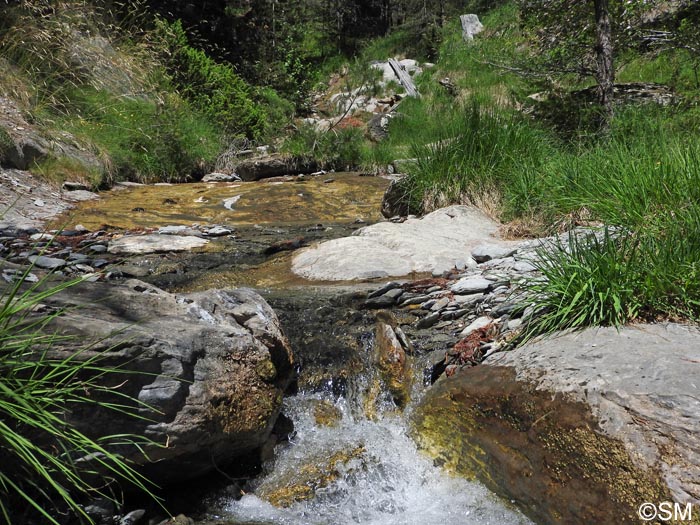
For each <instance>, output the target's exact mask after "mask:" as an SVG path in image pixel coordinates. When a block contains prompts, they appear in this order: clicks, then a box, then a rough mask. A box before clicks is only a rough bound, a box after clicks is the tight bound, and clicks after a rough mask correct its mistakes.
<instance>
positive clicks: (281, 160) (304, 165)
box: [235, 154, 319, 181]
mask: <svg viewBox="0 0 700 525" xmlns="http://www.w3.org/2000/svg"><path fill="white" fill-rule="evenodd" d="M318 169H319V165H318V162H316V161H315V160H313V159H309V158H306V157H293V156H289V155H282V154H271V155H263V156H260V157H255V158H251V159H245V160H243V161H241V162H239V163H238V164H236V167H235V171H236V175H238V176H239V177H240V178H241V179H242V180H244V181H256V180H260V179H267V178H270V177H280V176H282V175H298V174H300V173H313V172H315V171H318Z"/></svg>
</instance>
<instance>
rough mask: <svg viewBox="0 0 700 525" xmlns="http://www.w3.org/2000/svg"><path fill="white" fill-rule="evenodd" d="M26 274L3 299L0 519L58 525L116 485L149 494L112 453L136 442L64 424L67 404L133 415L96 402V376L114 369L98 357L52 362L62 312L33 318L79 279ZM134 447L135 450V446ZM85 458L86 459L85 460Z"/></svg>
mask: <svg viewBox="0 0 700 525" xmlns="http://www.w3.org/2000/svg"><path fill="white" fill-rule="evenodd" d="M28 275H29V273H28V271H27V272H25V273H24V274H22V273H21V272H19V273H16V274H15V276H16V282H15V284H13V285H11V286H10V287H9V288H8V289H6V290H5V291H4V293H3V294H2V295H0V377H2V381H0V463H1V464H2V470H1V471H0V516H2V518H3V519H4V521H5V522H6V523H16V524H19V523H23V522H25V520H26V519H27V518H28V517H29V516H37V517H41V519H42V521H43V522H46V523H52V524H56V525H58V523H59V522H58V520H57V518H56V516H57V515H58V513H59V512H64V511H66V510H69V511H71V512H72V513H73V514H75V515H77V516H78V517H79V518H80V520H81V521H83V520H86V521H89V522H91V520H90V519H89V517H88V516H87V515H86V514H85V511H84V510H83V508H82V506H81V505H80V500H81V498H83V497H93V498H95V497H105V498H108V499H113V498H114V496H113V493H112V492H111V491H113V490H115V489H116V488H117V487H116V486H115V483H114V482H115V481H117V480H118V481H124V482H127V483H130V484H132V485H134V486H136V487H138V488H139V489H141V490H143V491H145V492H147V493H149V487H150V485H149V482H148V481H147V480H146V479H145V478H143V477H142V476H141V475H140V474H138V473H137V472H136V471H135V470H134V469H133V468H132V467H131V466H129V465H128V464H127V463H125V462H124V461H123V460H122V459H121V458H120V456H119V455H117V454H115V453H114V452H112V451H111V445H112V444H115V445H117V444H118V445H124V444H135V445H136V444H137V443H138V439H139V438H137V437H131V436H104V437H102V438H100V439H97V440H95V439H91V438H89V437H87V436H86V435H84V434H83V433H81V432H80V431H79V430H78V429H76V428H75V427H74V426H72V425H71V424H70V423H68V422H67V421H66V419H65V414H66V412H67V411H68V410H70V408H71V406H75V405H80V406H83V407H85V406H93V407H97V406H100V407H101V408H106V409H112V410H119V411H126V412H127V413H134V414H135V409H134V408H133V407H131V408H130V407H129V406H128V405H129V401H130V400H125V401H124V404H120V403H118V402H117V403H105V402H100V401H98V399H99V394H100V392H107V393H109V394H111V398H112V399H113V398H114V395H115V392H114V391H112V389H108V388H106V387H102V386H100V385H101V381H100V380H101V378H103V377H105V376H106V375H108V374H114V373H119V371H118V370H113V369H110V368H106V367H104V366H103V365H102V364H101V355H100V354H98V355H96V356H94V357H89V358H88V357H85V356H83V353H84V352H85V351H86V350H88V347H85V348H84V349H83V350H77V351H76V352H75V353H73V354H71V355H68V356H62V357H56V356H52V355H51V347H52V344H55V342H56V341H57V340H58V339H59V338H61V336H60V335H58V334H54V333H52V332H51V330H50V327H49V324H50V322H51V321H52V319H54V318H55V317H57V316H59V315H61V313H62V312H60V311H57V312H51V313H46V314H37V313H36V310H40V309H41V303H42V301H45V300H46V299H47V298H48V297H50V296H52V295H54V294H56V293H58V292H60V291H62V290H65V289H66V288H68V287H70V286H72V285H74V284H76V283H77V282H78V281H69V282H63V283H60V284H53V285H51V284H48V283H46V282H42V281H39V282H37V283H35V284H33V285H23V284H22V281H23V280H24V278H25V277H27V276H28ZM136 446H138V445H136ZM87 459H89V461H88V460H87Z"/></svg>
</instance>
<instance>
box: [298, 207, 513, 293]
mask: <svg viewBox="0 0 700 525" xmlns="http://www.w3.org/2000/svg"><path fill="white" fill-rule="evenodd" d="M498 226H499V225H498V223H496V222H495V221H493V220H492V219H490V218H489V217H487V216H486V215H485V214H484V213H482V212H481V211H479V210H477V209H476V208H472V207H470V206H450V207H447V208H442V209H440V210H437V211H434V212H433V213H430V214H428V215H426V216H425V217H423V218H421V219H408V220H406V221H405V222H403V223H399V224H396V223H391V222H381V223H378V224H373V225H372V226H367V227H365V228H362V229H360V230H358V231H357V232H355V235H353V236H351V237H344V238H341V239H334V240H331V241H327V242H323V243H321V244H318V245H316V246H313V247H309V248H307V249H305V250H302V251H300V252H299V253H298V254H297V255H296V256H295V257H294V259H293V261H292V270H293V271H294V272H295V273H296V274H297V275H300V276H301V277H304V278H306V279H311V280H318V281H341V280H358V279H371V278H376V277H398V276H404V275H409V274H411V273H424V272H425V273H442V272H446V271H448V270H451V269H453V268H457V269H464V268H466V267H474V266H476V262H475V261H474V259H472V258H471V256H470V255H469V254H470V253H471V250H472V249H473V248H475V247H476V246H478V245H480V244H483V243H485V242H488V243H491V244H499V243H502V244H503V245H508V243H506V242H505V241H500V239H499V238H498Z"/></svg>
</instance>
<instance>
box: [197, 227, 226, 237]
mask: <svg viewBox="0 0 700 525" xmlns="http://www.w3.org/2000/svg"><path fill="white" fill-rule="evenodd" d="M232 233H233V231H232V230H230V229H229V228H226V227H224V226H213V227H211V228H207V229H205V230H204V235H207V236H208V237H223V236H225V235H231V234H232Z"/></svg>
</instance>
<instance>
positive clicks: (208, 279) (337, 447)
mask: <svg viewBox="0 0 700 525" xmlns="http://www.w3.org/2000/svg"><path fill="white" fill-rule="evenodd" d="M386 185H387V181H385V180H382V179H378V178H371V177H358V176H357V175H353V174H335V175H334V179H333V180H332V181H329V179H325V180H322V179H319V178H316V179H312V180H309V181H306V182H303V183H301V182H299V181H298V180H296V179H294V180H293V182H286V183H284V184H282V183H277V182H269V181H268V182H261V183H236V184H221V183H220V184H192V185H179V186H161V187H153V186H150V187H139V188H135V189H130V190H126V191H120V192H112V194H110V195H109V196H108V197H107V198H105V199H103V200H101V201H98V202H95V203H92V202H91V203H86V204H83V205H81V207H79V208H78V209H77V210H76V211H75V212H73V213H71V215H70V216H67V217H63V218H62V219H61V221H62V224H68V225H71V224H72V223H76V224H77V223H82V224H84V225H87V226H88V227H91V228H98V227H102V228H105V227H107V228H109V227H111V228H117V229H118V228H136V227H141V228H142V227H154V228H155V227H160V226H165V225H168V224H187V225H189V224H192V223H194V222H197V223H200V224H203V223H208V224H213V223H217V224H225V225H227V226H231V227H233V228H235V230H236V237H235V238H234V239H233V240H231V239H229V240H226V241H219V244H217V246H218V248H216V249H214V250H211V251H213V252H214V253H194V254H185V255H180V256H178V257H179V258H180V259H179V261H181V262H182V261H184V262H185V263H186V267H185V270H184V271H178V272H173V273H164V274H160V273H159V271H158V263H160V262H162V261H165V262H166V263H168V264H171V265H172V264H173V263H172V261H171V260H170V259H171V256H170V255H155V256H152V258H153V260H152V262H153V267H154V270H155V271H154V272H153V274H152V275H151V276H150V277H148V278H149V279H150V280H151V281H152V282H154V283H155V284H158V285H159V286H164V287H166V288H169V289H171V290H172V289H176V290H177V289H203V288H208V287H226V286H237V285H240V284H247V285H252V286H255V287H258V288H260V287H264V288H268V287H272V288H273V289H276V290H277V292H276V293H277V297H274V296H273V297H269V292H270V290H269V289H268V290H267V295H268V300H269V301H270V303H271V304H272V306H273V307H274V308H275V309H276V310H277V311H278V314H279V315H280V318H281V319H282V321H283V323H285V326H284V328H285V331H286V332H287V335H288V336H289V338H290V341H291V342H292V344H293V345H294V347H295V348H294V351H295V354H296V355H297V359H298V361H299V362H300V363H302V370H301V372H300V378H299V388H300V393H298V394H296V395H294V396H291V397H288V398H287V399H286V400H285V406H284V409H283V413H284V414H285V415H287V416H288V417H290V418H291V419H292V420H293V422H294V433H293V434H292V436H291V437H290V439H289V441H288V442H282V443H280V444H278V445H277V447H276V450H275V453H274V455H273V456H272V457H273V458H274V459H272V460H270V461H269V462H268V463H267V464H266V465H265V468H264V472H263V474H262V475H261V476H259V477H258V478H257V479H256V480H253V481H252V482H250V483H249V484H248V485H246V486H245V487H244V490H245V491H246V494H245V495H244V496H243V497H242V498H240V499H236V498H233V497H231V496H213V497H211V498H210V499H209V500H208V501H207V502H206V508H207V513H206V514H207V515H206V516H203V521H201V522H200V523H202V525H205V524H206V525H214V524H217V525H220V524H221V525H223V524H225V525H273V524H274V525H345V524H348V525H349V524H353V523H362V524H375V525H411V524H416V525H418V524H420V525H432V524H434V525H451V524H464V525H469V524H474V525H477V524H478V525H487V524H494V525H515V524H529V523H530V521H529V520H528V519H527V518H525V517H524V516H523V515H522V514H520V513H519V512H518V511H517V510H515V508H514V507H512V506H511V505H510V504H508V503H507V502H504V501H503V500H500V499H498V498H497V497H496V496H494V495H493V494H492V493H491V492H490V491H488V490H487V489H486V488H485V487H484V486H482V485H481V484H479V483H476V482H471V481H467V480H465V479H463V478H459V477H453V476H451V475H450V474H449V473H448V472H446V471H445V470H443V469H442V468H440V467H439V466H436V465H434V464H433V461H432V460H430V459H428V458H427V457H425V456H423V455H422V454H421V452H420V451H419V450H417V448H416V445H415V444H414V442H413V440H412V439H411V437H410V413H411V407H412V406H413V405H414V404H415V403H416V400H417V399H419V398H420V396H421V393H422V390H423V389H424V386H423V385H422V384H421V383H420V381H414V387H413V394H412V401H411V402H409V404H408V406H407V407H406V409H405V410H404V411H403V412H401V411H398V410H397V409H396V407H395V406H394V404H393V401H392V399H391V396H390V395H389V394H388V393H387V391H386V388H384V386H383V384H382V380H381V378H380V377H379V376H378V372H377V367H376V363H375V361H374V359H375V358H374V357H373V356H374V349H373V338H372V336H371V332H372V327H373V324H374V322H375V320H374V314H371V313H369V312H367V311H359V310H358V309H357V308H356V306H352V305H351V306H348V304H346V302H345V301H340V300H338V297H339V293H340V292H339V288H338V287H335V288H333V287H325V290H326V291H325V292H323V293H318V294H317V293H316V292H313V293H312V292H310V290H311V288H310V287H309V286H308V285H303V284H302V283H299V282H297V281H296V280H294V279H293V278H292V277H290V276H289V275H288V274H289V273H290V272H289V271H288V266H289V264H288V259H289V258H288V257H272V258H265V257H264V256H263V255H261V253H262V252H263V250H264V249H265V248H266V247H267V246H268V245H269V244H270V243H272V242H273V241H276V240H279V239H285V238H289V237H290V236H292V235H296V234H297V232H302V235H304V236H307V235H311V234H310V233H309V229H308V226H318V225H319V223H323V225H324V228H325V230H326V231H325V233H324V235H325V236H326V237H327V236H329V235H330V236H331V237H332V236H340V235H348V234H349V233H350V232H352V230H353V228H356V227H357V226H356V223H357V222H358V219H362V220H363V221H366V222H375V221H377V220H379V214H378V209H379V202H380V200H381V194H382V192H383V190H384V188H385V187H386ZM227 203H228V204H230V205H227ZM134 210H139V211H138V212H136V211H134ZM246 228H247V229H246ZM311 229H312V230H315V228H311ZM273 230H274V231H273ZM278 230H279V231H278ZM250 232H253V234H251V233H250ZM255 232H258V233H255ZM270 232H272V233H275V235H276V236H275V235H273V236H270V235H268V234H269V233H270ZM217 252H220V253H217ZM176 262H177V261H176ZM200 267H201V271H200V270H199V268H200ZM239 274H240V275H241V277H239ZM178 279H179V280H178ZM297 280H298V279H297ZM290 283H293V285H294V286H290ZM352 286H353V287H356V285H352ZM329 290H330V292H329ZM261 291H263V293H265V291H264V290H261ZM273 295H274V294H273ZM305 295H307V296H309V298H308V299H307V300H306V302H304V300H303V297H304V296H305ZM363 296H364V294H363ZM334 301H337V302H338V304H334ZM343 308H345V310H343ZM363 331H364V332H363ZM368 334H369V335H368ZM424 366H425V363H422V364H416V365H415V367H414V368H415V369H414V373H413V377H414V378H417V377H420V376H421V375H422V372H423V367H424ZM324 385H326V387H325V388H324ZM339 385H340V386H339Z"/></svg>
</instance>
